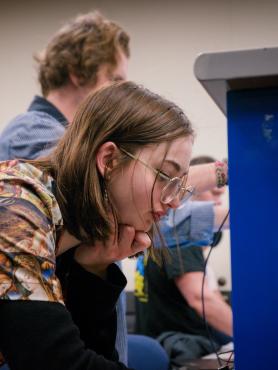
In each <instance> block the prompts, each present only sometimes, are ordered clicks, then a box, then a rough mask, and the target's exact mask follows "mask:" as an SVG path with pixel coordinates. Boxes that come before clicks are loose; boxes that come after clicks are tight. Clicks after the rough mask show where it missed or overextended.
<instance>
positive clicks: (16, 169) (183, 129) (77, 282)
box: [0, 82, 193, 370]
mask: <svg viewBox="0 0 278 370" xmlns="http://www.w3.org/2000/svg"><path fill="white" fill-rule="evenodd" d="M192 142H193V131H192V128H191V125H190V123H189V121H188V119H187V118H186V116H185V115H184V113H183V112H182V111H181V110H180V109H179V108H178V107H177V106H175V105H174V104H173V103H171V102H169V101H167V100H165V99H163V98H161V97H160V96H158V95H156V94H153V93H151V92H150V91H148V90H146V89H144V88H143V87H140V86H137V85H136V84H134V83H132V82H123V83H115V84H113V85H110V86H108V87H105V88H103V89H102V90H100V91H99V92H97V93H96V94H94V95H91V96H89V97H88V98H87V100H86V101H85V102H84V103H83V105H82V106H81V107H80V109H79V111H78V112H77V114H76V116H75V118H74V121H73V123H72V124H71V125H70V126H69V128H68V130H67V132H66V134H65V136H64V137H63V138H62V140H61V141H60V142H59V144H58V146H57V148H56V150H55V151H54V153H53V154H52V155H51V156H50V157H49V158H45V159H42V160H39V161H32V162H22V161H9V162H2V163H1V165H0V170H1V173H0V184H1V186H0V206H1V208H0V220H1V228H0V241H1V242H0V327H1V331H0V348H1V351H2V354H3V356H4V358H5V359H6V361H7V362H8V363H9V365H10V368H11V370H13V369H16V370H20V369H24V370H26V369H29V370H32V369H36V370H38V369H40V370H44V369H47V370H52V369H57V370H58V369H59V370H63V369H67V370H77V369H82V370H84V369H101V370H105V369H124V368H125V366H124V365H123V364H121V363H119V362H117V354H116V353H115V350H114V342H115V334H116V321H115V320H116V316H115V314H116V312H115V303H116V301H117V298H118V296H119V294H120V292H121V291H122V289H123V288H124V286H125V284H126V279H125V277H124V276H123V274H122V273H121V271H120V270H119V269H118V267H117V265H115V264H114V263H113V262H115V261H117V260H121V259H123V258H126V257H129V256H132V255H134V254H137V253H138V252H141V251H143V250H144V249H146V248H148V247H149V246H150V244H151V242H150V238H149V235H148V233H149V232H150V231H151V228H152V224H153V222H154V221H155V222H156V221H158V220H159V219H160V217H162V216H163V215H164V214H165V213H166V212H167V209H168V208H175V207H178V205H179V203H180V199H181V198H182V197H183V196H184V194H185V192H186V177H187V172H188V167H189V161H190V156H191V149H192ZM62 254H63V255H64V256H65V258H64V259H63V263H62V264H61V266H60V265H59V264H58V266H57V269H56V257H57V256H59V255H62ZM58 259H59V257H58Z"/></svg>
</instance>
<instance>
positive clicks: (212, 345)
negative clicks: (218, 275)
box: [201, 210, 230, 368]
mask: <svg viewBox="0 0 278 370" xmlns="http://www.w3.org/2000/svg"><path fill="white" fill-rule="evenodd" d="M229 213H230V210H229V211H228V212H227V214H226V216H225V217H224V219H223V221H222V223H221V225H220V226H219V228H218V231H217V232H216V234H215V237H214V240H213V242H212V243H211V245H210V250H209V253H208V255H207V258H206V259H205V263H204V274H203V279H202V292H201V299H202V313H203V320H204V323H205V327H206V331H207V335H208V339H209V341H210V344H211V348H212V351H213V352H214V353H215V355H216V358H217V361H218V364H219V367H220V368H221V367H222V366H223V364H222V363H221V360H223V359H221V358H220V356H219V355H218V353H217V350H216V348H215V345H214V342H213V337H212V334H211V332H210V330H209V326H208V323H207V320H206V312H205V300H204V287H205V277H206V268H207V263H208V260H209V257H210V254H211V252H212V248H213V247H214V246H215V245H216V244H217V242H218V240H219V238H220V235H221V234H220V233H221V230H222V228H223V226H224V224H225V222H226V220H227V218H228V216H229Z"/></svg>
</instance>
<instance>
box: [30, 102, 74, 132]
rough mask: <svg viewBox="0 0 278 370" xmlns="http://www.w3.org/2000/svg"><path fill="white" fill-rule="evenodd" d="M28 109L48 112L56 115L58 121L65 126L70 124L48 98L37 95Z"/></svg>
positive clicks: (53, 115)
mask: <svg viewBox="0 0 278 370" xmlns="http://www.w3.org/2000/svg"><path fill="white" fill-rule="evenodd" d="M28 111H29V112H30V111H39V112H44V113H48V114H49V115H50V116H52V117H54V118H55V119H56V120H57V121H58V122H60V123H61V124H62V125H63V126H66V125H67V124H68V122H67V120H66V117H65V116H64V115H63V114H62V113H61V112H60V111H59V110H58V109H57V108H56V107H55V105H53V104H52V103H50V102H49V101H48V100H46V99H45V98H43V97H41V96H38V95H36V96H35V97H34V99H33V101H32V103H31V104H30V106H29V108H28Z"/></svg>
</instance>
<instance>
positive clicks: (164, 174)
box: [157, 169, 170, 180]
mask: <svg viewBox="0 0 278 370" xmlns="http://www.w3.org/2000/svg"><path fill="white" fill-rule="evenodd" d="M157 172H158V174H161V175H162V176H165V177H167V179H169V178H170V176H169V175H167V174H166V173H165V172H163V171H161V170H158V169H157ZM160 177H161V176H160ZM161 179H162V177H161ZM164 180H165V179H164Z"/></svg>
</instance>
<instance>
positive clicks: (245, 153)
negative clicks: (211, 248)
mask: <svg viewBox="0 0 278 370" xmlns="http://www.w3.org/2000/svg"><path fill="white" fill-rule="evenodd" d="M227 111H228V150H229V184H230V205H231V257H232V284H233V296H232V301H233V314H234V341H235V361H236V363H235V369H236V370H251V369H252V370H267V369H278V88H270V89H257V90H241V91H231V92H229V93H228V94H227Z"/></svg>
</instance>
